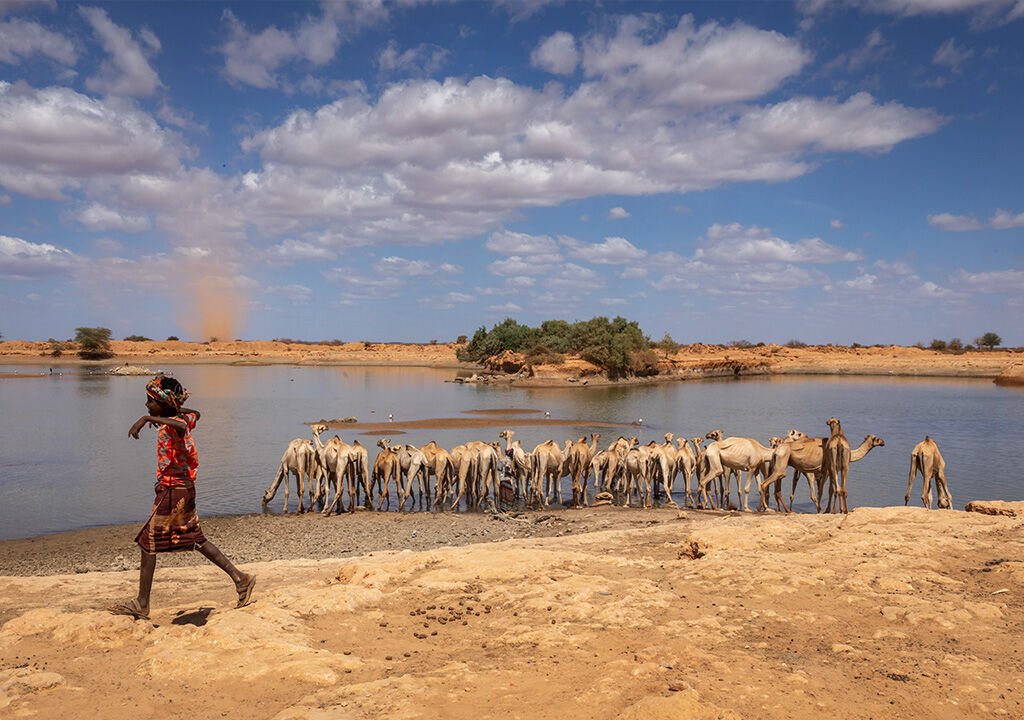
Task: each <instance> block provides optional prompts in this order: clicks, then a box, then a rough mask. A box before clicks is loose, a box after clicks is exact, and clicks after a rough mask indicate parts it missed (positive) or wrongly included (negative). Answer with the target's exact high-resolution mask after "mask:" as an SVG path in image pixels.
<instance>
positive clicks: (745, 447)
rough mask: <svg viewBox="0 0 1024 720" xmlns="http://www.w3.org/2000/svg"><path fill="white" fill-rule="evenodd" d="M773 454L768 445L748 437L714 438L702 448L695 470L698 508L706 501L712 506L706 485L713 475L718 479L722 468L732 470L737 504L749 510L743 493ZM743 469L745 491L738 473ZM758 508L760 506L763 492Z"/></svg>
mask: <svg viewBox="0 0 1024 720" xmlns="http://www.w3.org/2000/svg"><path fill="white" fill-rule="evenodd" d="M709 434H710V433H709ZM773 455H774V451H773V450H772V449H771V448H766V447H765V446H764V445H762V444H761V443H759V442H758V441H757V440H753V439H751V438H741V437H729V438H724V439H722V440H715V441H714V442H712V443H711V444H709V445H708V446H707V448H705V450H704V453H703V462H702V463H701V465H700V469H699V472H698V482H699V490H700V496H701V507H705V506H706V503H707V501H709V500H710V501H711V506H712V508H714V507H715V504H714V501H713V500H711V497H710V496H709V495H708V492H707V489H708V486H709V485H710V484H711V482H712V481H713V480H715V479H716V478H722V477H723V476H724V475H725V472H726V470H736V471H737V479H736V489H737V492H738V493H739V496H740V503H741V505H742V509H743V510H744V511H749V510H750V508H749V507H748V506H747V496H748V494H749V492H750V482H751V479H752V478H753V476H754V475H755V474H757V473H758V472H759V471H760V470H761V469H762V468H764V467H765V463H767V462H770V461H771V460H772V457H773ZM744 470H745V471H746V472H747V486H746V491H744V489H743V485H742V483H741V479H742V476H741V474H740V473H741V472H742V471H744ZM780 494H781V493H780ZM760 507H762V508H763V507H764V494H763V493H762V495H761V506H760Z"/></svg>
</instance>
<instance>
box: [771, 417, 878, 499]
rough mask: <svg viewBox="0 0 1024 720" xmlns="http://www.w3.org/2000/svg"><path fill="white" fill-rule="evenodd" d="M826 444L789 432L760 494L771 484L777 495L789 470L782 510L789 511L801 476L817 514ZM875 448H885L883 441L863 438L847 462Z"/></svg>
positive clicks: (777, 449) (796, 432) (794, 431)
mask: <svg viewBox="0 0 1024 720" xmlns="http://www.w3.org/2000/svg"><path fill="white" fill-rule="evenodd" d="M827 440H828V438H821V437H819V438H811V437H807V436H806V435H805V434H804V433H802V432H800V431H799V430H790V431H789V434H788V435H787V436H786V437H785V438H783V441H782V443H780V444H779V446H778V448H776V456H775V459H774V465H773V468H774V469H773V470H772V475H771V477H767V478H765V480H764V482H763V483H762V490H761V492H762V493H764V492H765V488H767V486H768V485H769V484H771V483H772V482H774V483H776V488H775V489H776V492H779V491H780V490H781V484H782V479H783V478H784V477H785V476H786V471H787V470H788V469H789V468H793V486H792V488H791V490H790V493H789V507H786V506H785V504H783V510H785V511H786V512H789V511H790V508H792V505H793V498H794V497H795V495H796V486H797V484H798V483H799V480H800V475H801V474H802V475H804V476H805V477H806V478H807V484H808V486H809V488H810V492H811V501H812V502H813V503H814V506H815V508H817V511H818V512H821V500H822V498H823V493H824V489H825V488H824V485H825V473H824V472H823V470H822V465H823V463H824V460H825V442H826V441H827ZM876 447H885V441H884V440H882V438H880V437H878V436H876V435H866V436H865V437H864V441H863V442H862V443H861V444H860V445H859V446H858V447H857V448H856V449H855V450H853V451H851V453H850V462H857V461H858V460H860V459H861V458H863V457H864V456H865V455H867V454H868V453H869V452H871V451H872V450H873V449H874V448H876Z"/></svg>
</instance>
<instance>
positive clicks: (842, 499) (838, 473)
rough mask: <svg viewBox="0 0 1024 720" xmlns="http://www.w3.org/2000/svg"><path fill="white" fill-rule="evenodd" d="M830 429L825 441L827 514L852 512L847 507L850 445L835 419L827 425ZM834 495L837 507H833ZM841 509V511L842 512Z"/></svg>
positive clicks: (830, 420)
mask: <svg viewBox="0 0 1024 720" xmlns="http://www.w3.org/2000/svg"><path fill="white" fill-rule="evenodd" d="M825 424H826V425H828V428H829V436H828V440H826V441H825V464H824V469H825V474H826V475H827V476H828V482H829V498H828V509H827V510H826V512H830V513H834V512H837V511H841V512H843V513H848V512H850V509H849V508H848V507H847V505H846V475H847V473H849V472H850V443H849V441H848V440H847V439H846V435H844V434H843V428H842V426H841V425H840V423H839V420H837V419H836V418H834V417H830V418H829V419H828V421H827V422H826V423H825ZM833 494H834V495H835V500H836V502H835V505H833ZM840 508H841V510H840Z"/></svg>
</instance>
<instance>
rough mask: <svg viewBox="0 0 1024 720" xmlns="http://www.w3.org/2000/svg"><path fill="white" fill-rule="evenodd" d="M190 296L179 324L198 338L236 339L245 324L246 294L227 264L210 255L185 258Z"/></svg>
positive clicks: (185, 303) (185, 272)
mask: <svg viewBox="0 0 1024 720" xmlns="http://www.w3.org/2000/svg"><path fill="white" fill-rule="evenodd" d="M183 266H184V267H183V271H184V272H183V277H184V278H185V281H186V282H185V287H186V288H187V292H188V296H187V297H186V298H182V299H181V300H184V302H182V303H180V304H179V306H178V313H179V318H178V324H179V325H180V326H181V327H182V329H184V330H185V332H186V333H187V334H188V335H189V336H191V337H193V338H195V339H196V340H200V341H205V340H210V339H213V338H216V339H218V340H233V339H234V338H236V337H238V336H239V334H240V333H241V331H242V328H243V327H244V326H245V319H246V314H247V313H246V311H247V308H248V297H247V294H246V293H245V292H244V291H243V290H242V289H241V288H240V287H238V283H237V282H236V280H235V278H234V277H232V275H231V274H230V273H229V272H228V271H227V269H226V268H225V266H224V264H223V263H222V262H220V261H217V260H214V259H212V258H209V257H205V258H202V259H196V258H187V259H185V260H183Z"/></svg>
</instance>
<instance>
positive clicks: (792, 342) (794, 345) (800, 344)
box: [786, 340, 807, 349]
mask: <svg viewBox="0 0 1024 720" xmlns="http://www.w3.org/2000/svg"><path fill="white" fill-rule="evenodd" d="M786 347H788V348H795V349H800V348H805V347H807V343H805V342H800V341H799V340H790V341H789V342H787V343H786Z"/></svg>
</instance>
